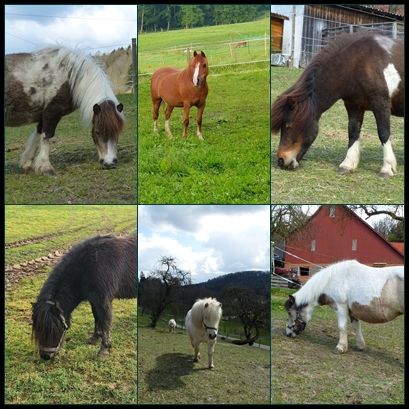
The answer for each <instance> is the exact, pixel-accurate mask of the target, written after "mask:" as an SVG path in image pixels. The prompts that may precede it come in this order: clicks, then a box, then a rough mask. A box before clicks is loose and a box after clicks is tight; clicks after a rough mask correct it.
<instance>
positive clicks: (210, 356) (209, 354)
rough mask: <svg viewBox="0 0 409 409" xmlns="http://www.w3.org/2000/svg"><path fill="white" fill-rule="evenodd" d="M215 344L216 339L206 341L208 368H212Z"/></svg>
mask: <svg viewBox="0 0 409 409" xmlns="http://www.w3.org/2000/svg"><path fill="white" fill-rule="evenodd" d="M215 344H216V340H214V341H208V343H207V358H208V365H209V369H213V368H214V365H213V354H214V346H215Z"/></svg>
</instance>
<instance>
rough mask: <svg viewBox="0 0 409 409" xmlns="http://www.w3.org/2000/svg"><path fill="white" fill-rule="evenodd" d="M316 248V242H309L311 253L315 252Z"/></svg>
mask: <svg viewBox="0 0 409 409" xmlns="http://www.w3.org/2000/svg"><path fill="white" fill-rule="evenodd" d="M316 248H317V240H312V241H311V251H315V250H316Z"/></svg>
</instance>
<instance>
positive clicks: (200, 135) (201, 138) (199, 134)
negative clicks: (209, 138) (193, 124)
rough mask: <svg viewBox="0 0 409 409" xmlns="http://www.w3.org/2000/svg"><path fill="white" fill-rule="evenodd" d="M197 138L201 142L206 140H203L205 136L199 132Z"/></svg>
mask: <svg viewBox="0 0 409 409" xmlns="http://www.w3.org/2000/svg"><path fill="white" fill-rule="evenodd" d="M197 137H198V138H199V140H201V141H203V140H204V139H203V134H202V133H200V132H198V133H197Z"/></svg>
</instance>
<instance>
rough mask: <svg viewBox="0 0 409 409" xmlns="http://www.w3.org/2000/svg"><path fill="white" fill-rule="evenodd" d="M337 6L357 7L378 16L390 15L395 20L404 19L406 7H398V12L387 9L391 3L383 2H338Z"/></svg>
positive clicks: (356, 8)
mask: <svg viewBox="0 0 409 409" xmlns="http://www.w3.org/2000/svg"><path fill="white" fill-rule="evenodd" d="M336 6H337V7H342V8H348V9H355V10H361V11H363V12H366V13H371V14H375V15H377V16H384V17H389V18H392V19H394V20H399V21H401V20H403V19H404V13H405V12H404V8H401V9H400V8H398V9H397V11H398V13H391V12H389V11H387V10H386V8H388V6H389V5H387V4H386V5H383V4H378V5H377V4H374V5H369V4H345V5H344V4H337V5H336Z"/></svg>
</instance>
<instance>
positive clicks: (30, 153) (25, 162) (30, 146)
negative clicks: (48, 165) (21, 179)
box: [20, 130, 41, 170]
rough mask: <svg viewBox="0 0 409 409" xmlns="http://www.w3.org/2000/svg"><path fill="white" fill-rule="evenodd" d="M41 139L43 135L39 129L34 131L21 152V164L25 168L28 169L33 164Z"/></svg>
mask: <svg viewBox="0 0 409 409" xmlns="http://www.w3.org/2000/svg"><path fill="white" fill-rule="evenodd" d="M40 139H41V135H40V134H39V133H38V132H37V130H35V131H33V133H32V134H31V135H30V137H29V138H28V141H27V144H26V147H25V150H24V152H23V153H22V154H21V157H20V166H21V167H22V168H23V169H24V170H28V169H30V168H31V165H32V163H33V159H34V155H35V153H36V151H37V148H38V145H39V143H40Z"/></svg>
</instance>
